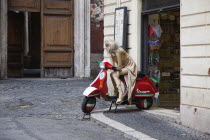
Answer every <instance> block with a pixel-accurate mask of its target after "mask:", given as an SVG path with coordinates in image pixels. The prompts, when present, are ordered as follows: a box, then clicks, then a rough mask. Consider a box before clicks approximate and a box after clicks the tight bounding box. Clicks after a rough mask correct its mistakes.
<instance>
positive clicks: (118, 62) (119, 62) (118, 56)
mask: <svg viewBox="0 0 210 140" xmlns="http://www.w3.org/2000/svg"><path fill="white" fill-rule="evenodd" d="M116 56H117V64H118V69H122V57H121V52H117V53H116Z"/></svg>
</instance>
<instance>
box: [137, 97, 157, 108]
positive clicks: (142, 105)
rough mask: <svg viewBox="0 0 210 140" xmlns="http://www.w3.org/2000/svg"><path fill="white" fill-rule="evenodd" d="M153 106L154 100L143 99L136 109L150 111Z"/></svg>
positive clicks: (150, 98)
mask: <svg viewBox="0 0 210 140" xmlns="http://www.w3.org/2000/svg"><path fill="white" fill-rule="evenodd" d="M152 104H153V98H152V97H149V98H143V99H139V101H138V103H137V104H136V107H137V108H138V109H150V108H151V106H152Z"/></svg>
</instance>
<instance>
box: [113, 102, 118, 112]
mask: <svg viewBox="0 0 210 140" xmlns="http://www.w3.org/2000/svg"><path fill="white" fill-rule="evenodd" d="M117 106H118V104H116V102H115V110H114V113H117Z"/></svg>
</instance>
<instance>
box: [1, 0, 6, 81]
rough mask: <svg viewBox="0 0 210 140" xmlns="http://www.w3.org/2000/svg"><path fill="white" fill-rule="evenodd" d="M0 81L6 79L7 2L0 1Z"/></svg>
mask: <svg viewBox="0 0 210 140" xmlns="http://www.w3.org/2000/svg"><path fill="white" fill-rule="evenodd" d="M0 9H1V10H0V18H1V20H0V24H1V26H0V79H1V78H2V79H5V78H7V12H8V10H7V0H1V1H0Z"/></svg>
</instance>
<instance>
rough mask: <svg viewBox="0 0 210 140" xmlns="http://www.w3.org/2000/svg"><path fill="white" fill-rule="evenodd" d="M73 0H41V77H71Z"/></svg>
mask: <svg viewBox="0 0 210 140" xmlns="http://www.w3.org/2000/svg"><path fill="white" fill-rule="evenodd" d="M73 5H74V3H73V0H43V1H42V7H41V16H42V77H73V52H74V41H73V39H74V38H73V37H74V31H73V29H74V20H73V11H74V10H73Z"/></svg>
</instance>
